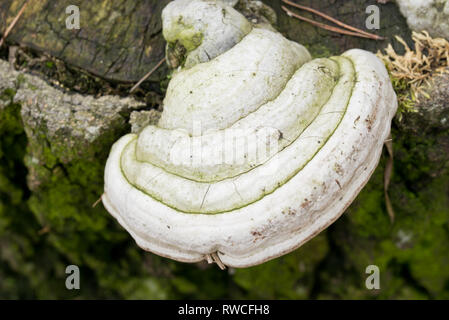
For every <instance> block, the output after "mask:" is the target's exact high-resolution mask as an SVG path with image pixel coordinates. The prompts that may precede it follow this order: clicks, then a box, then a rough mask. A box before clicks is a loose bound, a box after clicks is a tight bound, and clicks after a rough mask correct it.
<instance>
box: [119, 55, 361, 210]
mask: <svg viewBox="0 0 449 320" xmlns="http://www.w3.org/2000/svg"><path fill="white" fill-rule="evenodd" d="M343 58H344V59H347V60H348V61H350V62H351V64H352V66H353V70H354V82H353V85H352V87H351V95H350V96H349V99H348V101H347V103H346V106H345V112H344V113H343V114H342V115H341V119H340V121H339V122H338V124H337V125H336V127H335V128H334V130H333V131H332V132H331V133H330V134H329V136H328V137H326V138H324V139H323V143H322V144H321V146H320V147H319V148H318V149H317V151H316V152H315V153H314V154H313V155H312V157H311V158H310V159H309V160H308V161H307V162H306V163H305V164H304V165H303V166H302V167H300V168H298V169H297V170H295V171H294V172H293V173H292V174H291V176H290V177H289V178H287V179H286V180H285V181H284V182H283V184H285V183H287V182H288V181H290V180H291V179H292V178H293V177H294V176H295V175H297V174H298V172H300V171H301V170H302V169H303V168H304V167H305V166H307V164H308V163H309V162H310V161H311V160H312V159H313V158H314V157H315V155H316V154H317V153H318V152H319V151H320V150H321V149H322V148H323V147H324V145H325V144H326V142H327V141H328V140H329V138H330V137H331V136H332V135H333V134H334V132H335V130H337V128H338V127H339V125H340V123H341V121H342V119H343V118H344V116H345V114H346V110H347V107H348V105H349V102H350V101H351V96H352V91H353V90H354V86H355V83H356V82H357V72H356V70H355V67H354V64H353V62H352V61H351V60H350V59H348V58H346V57H343ZM335 62H336V63H337V64H338V61H335ZM334 88H335V87H334ZM331 97H332V93H331V95H330V96H329V99H330V98H331ZM329 99H328V100H329ZM326 103H327V102H326ZM326 103H324V104H323V106H324V105H325V104H326ZM319 115H320V113H318V114H317V117H318V116H319ZM311 123H313V120H312V121H311ZM311 123H310V124H311ZM310 124H309V125H310ZM307 127H308V126H307ZM307 127H306V129H307ZM299 138H300V136H299V137H298V138H297V139H299ZM136 139H137V137H136ZM136 139H133V140H131V141H130V142H129V143H128V144H127V145H126V146H125V148H124V149H126V148H128V147H129V145H130V144H131V143H134V141H135V140H136ZM160 169H162V170H164V168H160ZM253 169H254V168H253ZM120 170H121V173H122V175H123V177H124V178H125V180H126V181H127V183H128V184H130V185H131V186H132V187H134V188H135V189H137V190H139V191H140V192H142V193H143V194H145V195H146V196H149V197H151V198H153V199H154V200H155V201H158V202H161V203H162V204H164V205H165V206H167V207H169V208H171V209H173V210H176V211H178V212H182V213H187V214H226V213H230V212H233V211H235V210H240V209H242V208H245V207H247V206H249V205H251V204H253V203H255V202H257V201H259V200H260V199H262V198H263V197H265V196H267V195H269V194H272V193H273V192H275V191H276V190H277V189H278V188H279V187H281V186H282V185H283V184H280V185H278V187H277V188H274V189H273V190H271V191H267V192H265V193H264V194H263V195H262V196H261V197H259V198H258V199H256V200H254V201H251V202H248V203H245V204H244V205H242V206H240V207H236V208H234V209H232V210H230V211H224V212H215V211H213V212H191V211H183V210H180V209H179V208H176V207H174V206H172V205H170V204H167V203H165V202H163V201H162V199H160V198H158V197H156V196H155V195H150V194H148V193H147V192H146V191H145V190H144V189H143V188H141V187H139V186H137V185H136V184H135V183H133V182H132V181H130V180H129V179H128V177H127V176H126V173H125V170H124V169H123V168H122V164H121V161H120ZM167 173H168V172H167ZM168 174H172V173H168ZM182 178H184V177H182ZM184 179H187V178H184Z"/></svg>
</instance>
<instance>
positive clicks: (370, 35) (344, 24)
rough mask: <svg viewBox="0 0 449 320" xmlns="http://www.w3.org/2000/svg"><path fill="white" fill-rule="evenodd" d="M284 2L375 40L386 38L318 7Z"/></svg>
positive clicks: (284, 0)
mask: <svg viewBox="0 0 449 320" xmlns="http://www.w3.org/2000/svg"><path fill="white" fill-rule="evenodd" d="M282 2H284V3H286V4H288V5H291V6H292V7H295V8H298V9H301V10H305V11H308V12H311V13H314V14H316V15H318V16H320V17H322V18H324V19H326V20H329V21H332V22H333V23H335V24H337V25H339V26H340V27H343V28H346V29H349V30H352V31H355V32H357V33H361V34H364V35H366V36H368V37H370V38H372V39H375V40H383V39H385V38H384V37H381V36H378V35H376V34H373V33H369V32H366V31H364V30H362V29H359V28H356V27H353V26H350V25H348V24H346V23H344V22H341V21H340V20H337V19H335V18H332V17H331V16H328V15H327V14H325V13H323V12H321V11H318V10H316V9H313V8H310V7H306V6H303V5H300V4H297V3H294V2H291V1H288V0H282Z"/></svg>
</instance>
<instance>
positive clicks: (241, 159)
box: [102, 0, 397, 267]
mask: <svg viewBox="0 0 449 320" xmlns="http://www.w3.org/2000/svg"><path fill="white" fill-rule="evenodd" d="M203 1H204V0H192V1H189V2H186V1H184V0H177V1H174V2H172V3H170V4H169V5H168V6H167V8H166V9H165V10H164V15H163V17H164V19H168V18H167V12H174V11H173V10H171V6H176V5H185V6H186V8H188V6H189V4H190V5H191V3H192V2H203ZM205 2H207V3H208V4H210V5H212V4H213V3H214V2H211V1H205ZM220 6H227V5H226V4H225V3H222V2H220ZM185 12H186V11H184V14H185ZM170 19H172V20H176V16H175V17H173V16H171V17H170ZM165 25H166V24H164V26H165ZM245 28H246V27H245ZM168 32H169V31H168ZM237 33H239V31H238V30H237ZM164 34H165V31H164ZM396 108H397V101H396V95H395V93H394V91H393V88H392V85H391V82H390V80H389V76H388V73H387V71H386V69H385V67H384V65H383V63H382V62H381V61H380V60H379V59H378V58H377V57H376V56H375V55H373V54H372V53H369V52H367V51H363V50H359V49H353V50H349V51H347V52H345V53H344V54H343V55H341V56H338V57H331V58H328V59H315V60H311V57H310V54H309V53H308V52H307V50H306V49H305V48H304V47H303V46H301V45H299V44H297V43H294V42H292V41H289V40H287V39H285V38H284V37H283V36H282V35H280V34H279V33H277V32H274V31H271V30H267V29H262V28H251V30H250V31H249V32H248V33H247V34H246V35H245V36H244V37H242V39H241V40H240V41H239V42H238V43H236V44H233V45H232V46H231V47H230V48H228V49H227V50H226V51H225V52H223V53H221V54H219V55H218V56H216V57H214V58H211V59H210V60H209V61H205V62H199V63H197V64H195V65H193V66H189V67H188V68H186V67H181V68H180V69H179V71H177V72H176V73H175V74H174V76H173V78H172V80H171V82H170V84H169V87H168V90H167V95H166V97H165V99H164V111H163V114H162V117H161V119H160V121H159V123H158V125H157V126H152V125H150V126H147V127H146V128H145V129H144V130H143V131H141V132H140V133H139V134H128V135H125V136H124V137H122V138H121V139H120V140H118V141H117V142H116V143H115V144H114V146H113V147H112V150H111V153H110V156H109V159H108V161H107V164H106V169H105V193H104V195H103V198H102V199H103V203H104V205H105V207H106V208H107V210H108V211H109V212H110V213H111V214H112V215H113V216H114V217H115V218H116V219H117V220H118V221H119V223H120V224H121V225H122V226H123V227H124V228H125V229H126V230H128V232H129V233H130V234H131V235H132V236H133V238H134V239H135V240H136V242H137V244H138V245H139V246H140V247H142V248H143V249H145V250H148V251H151V252H154V253H156V254H159V255H161V256H165V257H169V258H172V259H175V260H179V261H184V262H197V261H200V260H203V259H206V260H208V261H212V260H215V261H216V262H217V263H219V264H224V265H228V266H232V267H248V266H252V265H257V264H260V263H262V262H264V261H267V260H269V259H273V258H275V257H278V256H281V255H283V254H286V253H288V252H290V251H292V250H294V249H295V248H297V247H299V246H301V245H302V244H303V243H305V242H306V241H308V240H309V239H311V238H312V237H314V236H315V235H317V234H318V233H319V232H320V231H321V230H323V229H324V228H326V227H327V226H329V225H330V224H331V223H332V222H334V221H335V220H336V219H337V218H338V217H339V216H340V215H341V214H342V213H343V212H344V210H345V209H346V208H347V207H348V206H349V205H350V203H351V202H352V201H353V200H354V198H355V197H356V196H357V194H358V193H359V191H360V190H361V189H362V188H363V186H364V185H365V184H366V183H367V181H368V180H369V178H370V176H371V174H372V173H373V171H374V169H375V168H376V166H377V164H378V161H379V159H380V156H381V152H382V146H383V143H384V141H385V140H386V139H387V137H388V135H389V133H390V126H391V120H392V118H393V116H394V114H395V112H396ZM212 257H213V259H212Z"/></svg>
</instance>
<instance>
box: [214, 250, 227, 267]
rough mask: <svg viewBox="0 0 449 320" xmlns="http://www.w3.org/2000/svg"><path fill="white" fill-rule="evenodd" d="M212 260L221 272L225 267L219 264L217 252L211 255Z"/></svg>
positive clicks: (221, 263)
mask: <svg viewBox="0 0 449 320" xmlns="http://www.w3.org/2000/svg"><path fill="white" fill-rule="evenodd" d="M211 256H212V259H214V261H215V263H216V264H217V265H218V267H220V269H221V270H225V269H226V266H225V265H224V264H223V262H221V259H220V257H219V256H218V254H217V252H214V253H212V254H211Z"/></svg>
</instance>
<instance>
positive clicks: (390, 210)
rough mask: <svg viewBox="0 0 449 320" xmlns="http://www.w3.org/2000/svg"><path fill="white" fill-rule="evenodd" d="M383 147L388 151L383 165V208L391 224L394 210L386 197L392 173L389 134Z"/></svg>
mask: <svg viewBox="0 0 449 320" xmlns="http://www.w3.org/2000/svg"><path fill="white" fill-rule="evenodd" d="M385 147H386V149H387V151H388V156H389V157H388V159H387V163H386V165H385V171H384V194H385V206H386V208H387V212H388V216H389V217H390V221H391V223H393V222H394V217H395V214H394V209H393V205H392V204H391V200H390V196H389V195H388V188H389V187H390V182H391V175H392V173H393V162H394V158H393V139H392V138H391V134H390V136H389V137H388V139H387V140H386V141H385Z"/></svg>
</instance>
